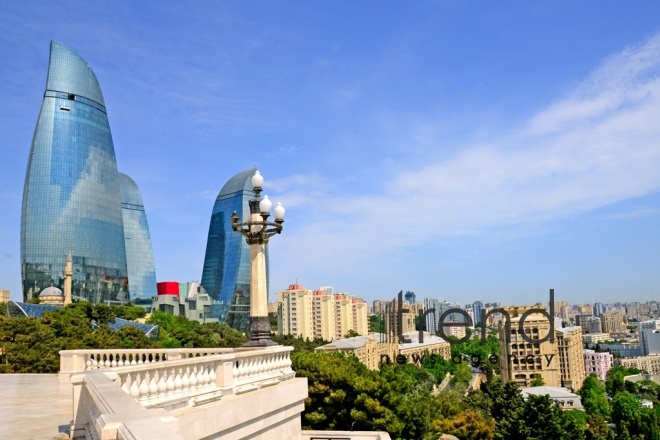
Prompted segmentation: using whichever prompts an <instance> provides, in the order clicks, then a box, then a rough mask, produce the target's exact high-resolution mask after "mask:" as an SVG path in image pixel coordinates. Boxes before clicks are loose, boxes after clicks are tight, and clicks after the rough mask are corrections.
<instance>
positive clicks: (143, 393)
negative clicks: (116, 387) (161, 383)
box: [138, 372, 149, 400]
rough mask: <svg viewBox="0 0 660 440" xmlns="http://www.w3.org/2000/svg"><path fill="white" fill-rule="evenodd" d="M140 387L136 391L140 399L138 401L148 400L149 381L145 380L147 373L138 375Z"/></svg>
mask: <svg viewBox="0 0 660 440" xmlns="http://www.w3.org/2000/svg"><path fill="white" fill-rule="evenodd" d="M139 377H140V379H139V381H140V386H139V387H138V389H139V390H140V398H139V400H145V399H147V398H149V379H148V378H147V373H146V372H143V373H142V374H140V376H139Z"/></svg>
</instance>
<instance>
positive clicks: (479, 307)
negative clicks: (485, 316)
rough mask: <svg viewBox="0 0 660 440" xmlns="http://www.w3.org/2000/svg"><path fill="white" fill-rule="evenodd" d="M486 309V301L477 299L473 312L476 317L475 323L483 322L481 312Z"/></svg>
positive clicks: (474, 317)
mask: <svg viewBox="0 0 660 440" xmlns="http://www.w3.org/2000/svg"><path fill="white" fill-rule="evenodd" d="M483 310H484V303H482V302H481V301H475V302H473V303H472V314H473V315H474V316H473V319H474V324H475V325H476V324H478V323H480V322H481V312H482V311H483Z"/></svg>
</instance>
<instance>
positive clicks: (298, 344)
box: [271, 335, 330, 351]
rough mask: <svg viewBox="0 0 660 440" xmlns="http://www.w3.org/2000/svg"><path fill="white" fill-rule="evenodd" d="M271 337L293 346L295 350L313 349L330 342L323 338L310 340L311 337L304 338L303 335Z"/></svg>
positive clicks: (280, 342) (282, 343)
mask: <svg viewBox="0 0 660 440" xmlns="http://www.w3.org/2000/svg"><path fill="white" fill-rule="evenodd" d="M271 339H272V340H273V341H274V342H277V343H278V344H280V345H286V346H289V347H293V351H313V350H314V349H315V348H317V347H320V346H322V345H326V344H329V343H330V342H329V341H326V340H324V339H322V338H315V339H313V340H310V339H309V338H307V339H303V338H302V337H295V336H292V335H283V336H277V335H271Z"/></svg>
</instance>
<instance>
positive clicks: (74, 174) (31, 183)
mask: <svg viewBox="0 0 660 440" xmlns="http://www.w3.org/2000/svg"><path fill="white" fill-rule="evenodd" d="M121 181H122V180H121V178H120V175H119V172H118V170H117V161H116V158H115V151H114V146H113V143H112V135H111V133H110V125H109V123H108V117H107V114H106V108H105V101H104V99H103V94H102V92H101V88H100V86H99V83H98V80H97V79H96V75H95V74H94V72H93V71H92V69H91V68H90V67H89V65H88V64H87V62H86V61H85V60H84V59H83V58H82V57H81V56H80V55H78V54H77V53H76V52H74V51H73V50H71V49H70V48H69V47H67V46H65V45H64V44H62V43H59V42H56V41H52V42H51V46H50V63H49V67H48V79H47V82H46V91H45V93H44V98H43V103H42V105H41V110H40V112H39V117H38V119H37V124H36V128H35V131H34V137H33V139H32V147H31V149H30V156H29V159H28V165H27V172H26V176H25V186H24V190H23V206H22V212H21V263H22V282H23V297H24V300H29V299H31V298H34V297H36V296H37V295H38V294H39V292H40V291H41V290H42V289H44V288H46V287H49V286H61V285H62V283H63V273H62V271H63V269H64V265H65V261H66V257H67V254H68V252H69V251H71V254H72V258H73V285H72V290H73V298H74V299H76V298H77V299H85V300H88V301H92V302H100V301H114V300H123V299H125V298H127V297H128V291H129V276H128V275H129V272H128V271H127V264H126V262H127V255H126V252H127V249H126V244H125V232H124V220H123V216H122V201H123V200H122V193H121V188H120V184H121ZM135 189H137V187H136V188H135ZM138 194H139V192H138ZM140 201H141V200H140ZM144 227H145V228H146V218H145V220H144ZM147 236H148V229H147ZM143 246H146V245H145V244H144V243H143ZM148 246H149V249H148V253H149V254H150V255H153V254H152V251H151V241H150V240H149V241H148ZM151 261H152V263H151V264H152V265H153V256H152V259H151ZM154 278H155V277H154ZM154 288H155V286H154ZM154 293H155V292H154Z"/></svg>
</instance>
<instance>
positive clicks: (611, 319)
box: [600, 311, 626, 333]
mask: <svg viewBox="0 0 660 440" xmlns="http://www.w3.org/2000/svg"><path fill="white" fill-rule="evenodd" d="M600 322H601V325H602V326H603V333H621V332H623V331H625V329H626V326H625V325H624V324H623V315H622V314H621V312H614V311H612V312H604V313H602V314H601V315H600Z"/></svg>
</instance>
